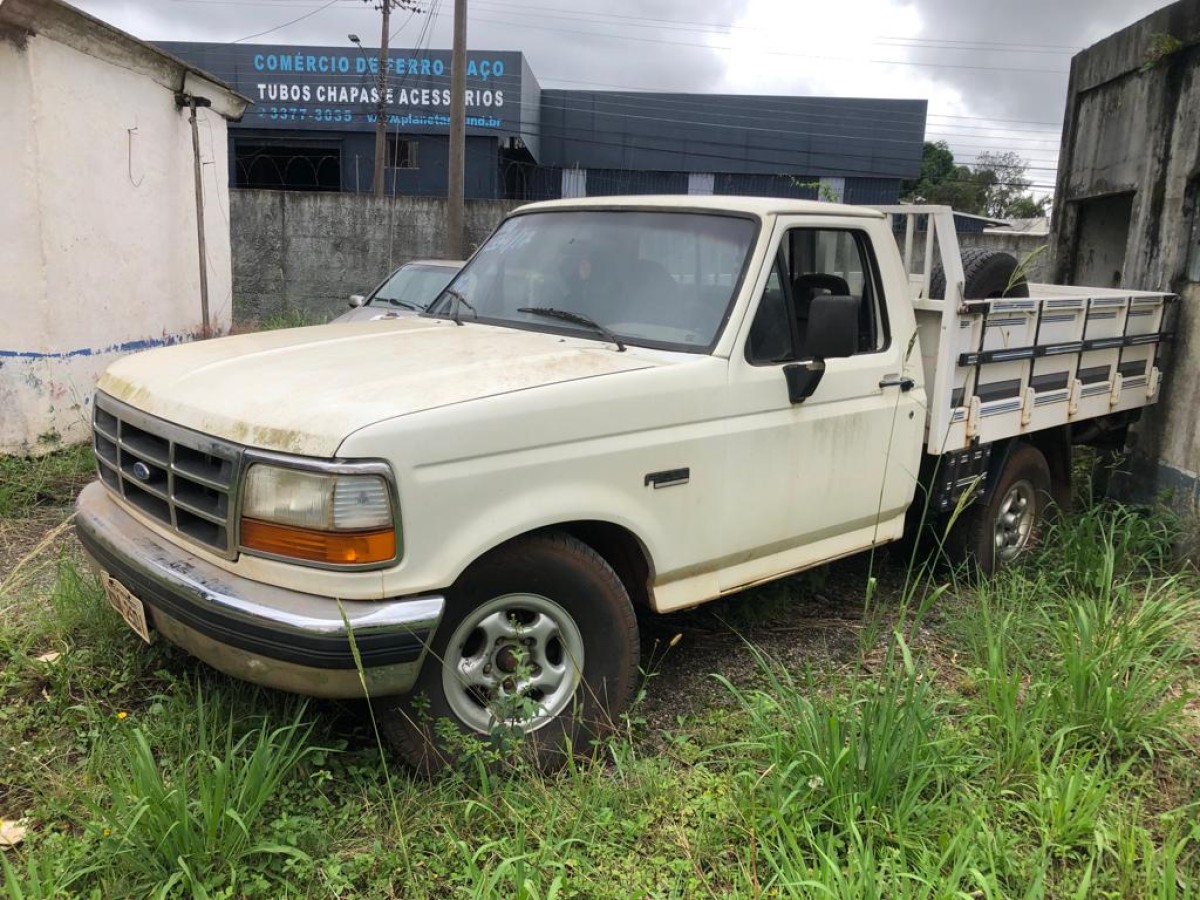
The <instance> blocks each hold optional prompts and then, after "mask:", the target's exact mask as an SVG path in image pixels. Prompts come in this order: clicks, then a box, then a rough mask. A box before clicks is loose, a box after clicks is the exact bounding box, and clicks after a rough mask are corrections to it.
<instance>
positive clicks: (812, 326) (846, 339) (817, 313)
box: [804, 294, 862, 359]
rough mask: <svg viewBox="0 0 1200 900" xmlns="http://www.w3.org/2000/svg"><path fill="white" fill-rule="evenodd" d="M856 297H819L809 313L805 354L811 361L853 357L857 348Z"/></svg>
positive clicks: (857, 302)
mask: <svg viewBox="0 0 1200 900" xmlns="http://www.w3.org/2000/svg"><path fill="white" fill-rule="evenodd" d="M861 304H862V301H861V300H860V299H859V298H858V297H849V296H838V295H835V294H818V295H817V296H815V297H813V299H812V305H811V306H810V307H809V310H808V337H807V344H806V346H805V348H804V350H805V353H806V354H807V355H808V356H811V357H812V358H813V359H839V358H841V357H845V356H853V355H854V353H855V351H856V350H857V349H858V310H859V306H860V305H861Z"/></svg>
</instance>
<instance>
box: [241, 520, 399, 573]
mask: <svg viewBox="0 0 1200 900" xmlns="http://www.w3.org/2000/svg"><path fill="white" fill-rule="evenodd" d="M242 546H243V547H245V548H246V549H247V550H257V551H259V552H260V553H272V554H274V555H276V556H290V557H292V558H293V559H304V560H310V561H312V562H321V563H334V564H340V565H362V564H363V563H377V562H387V561H388V560H389V559H392V558H393V557H395V555H396V531H395V529H392V528H383V529H379V530H376V531H342V532H339V531H314V530H312V529H309V528H297V527H295V526H294V525H276V524H275V523H274V522H263V521H261V520H260V519H242Z"/></svg>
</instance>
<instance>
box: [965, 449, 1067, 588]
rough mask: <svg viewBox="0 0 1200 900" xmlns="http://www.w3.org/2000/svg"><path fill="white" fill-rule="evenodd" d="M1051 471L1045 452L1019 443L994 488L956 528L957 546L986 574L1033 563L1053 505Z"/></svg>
mask: <svg viewBox="0 0 1200 900" xmlns="http://www.w3.org/2000/svg"><path fill="white" fill-rule="evenodd" d="M1050 491H1051V480H1050V467H1049V466H1048V465H1047V464H1046V457H1044V456H1043V455H1042V453H1041V451H1040V450H1037V449H1036V448H1034V447H1031V446H1029V445H1028V444H1020V443H1019V444H1016V445H1015V446H1014V447H1013V448H1012V449H1011V450H1010V451H1009V454H1008V459H1007V460H1005V462H1004V468H1003V469H1002V470H1001V472H1000V475H999V477H998V478H997V479H996V483H995V485H993V486H992V488H991V490H990V491H988V494H987V497H986V498H985V499H984V500H983V501H976V502H975V503H974V504H972V505H971V506H970V507H968V508H967V510H966V512H964V513H963V518H962V520H961V521H960V522H958V523H957V524H956V526H955V531H957V532H958V535H959V539H958V540H957V541H955V542H954V543H955V544H957V546H958V549H959V550H960V551H961V552H962V554H963V555H964V556H965V557H966V558H967V559H968V560H969V561H971V562H973V563H974V564H975V565H976V566H978V568H979V570H980V571H981V572H983V573H984V574H985V575H992V574H994V573H995V572H996V571H997V570H999V569H1002V568H1005V567H1007V566H1011V565H1014V564H1017V563H1019V562H1021V561H1023V560H1024V559H1026V558H1028V556H1029V554H1030V552H1031V551H1032V550H1034V549H1035V548H1036V547H1037V546H1038V544H1040V543H1041V538H1042V532H1043V529H1044V526H1045V518H1046V508H1047V506H1048V505H1049V504H1050V502H1051V493H1050Z"/></svg>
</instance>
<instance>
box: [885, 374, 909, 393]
mask: <svg viewBox="0 0 1200 900" xmlns="http://www.w3.org/2000/svg"><path fill="white" fill-rule="evenodd" d="M879 386H880V387H881V388H886V387H898V388H900V390H901V391H903V392H905V393H908V392H909V391H911V390H912V389H913V388H914V387H916V386H917V383H916V382H915V381H913V380H912V379H911V378H909V377H908V376H907V375H884V376H883V378H882V380H880V382H879Z"/></svg>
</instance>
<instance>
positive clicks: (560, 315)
mask: <svg viewBox="0 0 1200 900" xmlns="http://www.w3.org/2000/svg"><path fill="white" fill-rule="evenodd" d="M517 312H523V313H533V314H534V315H537V316H545V317H546V318H548V319H562V320H563V321H564V322H574V323H575V324H576V325H582V326H583V327H584V328H590V329H592V330H593V331H595V332H596V333H597V334H600V335H602V336H603V337H606V338H608V340H610V341H612V342H613V343H614V344H616V345H617V351H618V352H620V353H624V352H625V342H624V341H622V340H621V339H620V338H619V337H617V334H616V332H614V331H610V330H609V329H607V328H605V327H604V326H603V325H601V324H600V323H599V322H597V321H596V320H595V319H593V318H591V317H589V316H585V315H584V314H583V313H577V312H572V311H571V310H569V309H555V308H554V307H553V306H522V307H519V308H518V309H517Z"/></svg>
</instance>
